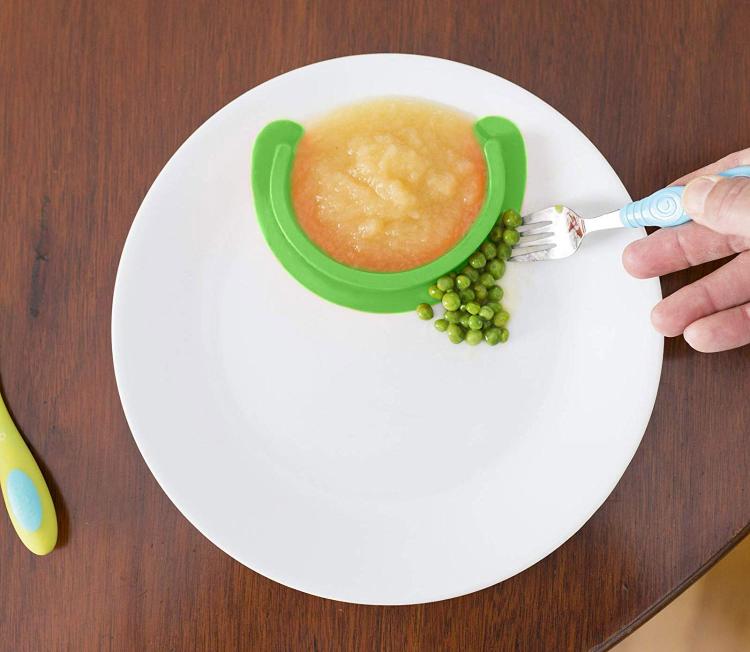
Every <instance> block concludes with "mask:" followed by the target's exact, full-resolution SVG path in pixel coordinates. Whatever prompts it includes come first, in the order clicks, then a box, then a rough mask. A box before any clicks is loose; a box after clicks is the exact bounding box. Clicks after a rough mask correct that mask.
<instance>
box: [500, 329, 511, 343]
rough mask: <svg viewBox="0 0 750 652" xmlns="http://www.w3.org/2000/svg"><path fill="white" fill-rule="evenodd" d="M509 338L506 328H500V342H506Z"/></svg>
mask: <svg viewBox="0 0 750 652" xmlns="http://www.w3.org/2000/svg"><path fill="white" fill-rule="evenodd" d="M509 337H510V331H508V329H507V328H501V329H500V341H501V342H507V341H508V338H509Z"/></svg>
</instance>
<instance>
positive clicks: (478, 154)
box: [292, 98, 486, 272]
mask: <svg viewBox="0 0 750 652" xmlns="http://www.w3.org/2000/svg"><path fill="white" fill-rule="evenodd" d="M472 125H473V121H472V119H471V118H470V117H468V116H466V115H464V114H463V113H460V112H458V111H456V110H454V109H451V108H448V107H445V106H442V105H440V104H434V103H432V102H425V101H420V100H411V99H396V98H388V99H379V100H373V101H369V102H366V103H362V104H357V105H353V106H348V107H345V108H341V109H338V110H337V111H335V112H333V113H331V114H329V115H328V116H326V117H325V118H323V119H321V120H319V121H317V122H316V123H314V124H311V125H310V126H309V128H307V129H306V130H305V134H304V135H303V137H302V140H301V141H300V143H299V145H298V146H297V153H296V156H295V160H294V167H293V170H292V200H293V202H294V208H295V211H296V213H297V219H298V220H299V223H300V226H301V227H302V229H303V230H304V231H305V233H307V235H308V237H309V238H310V239H311V240H312V241H313V242H314V243H315V244H316V245H317V246H318V247H320V248H321V249H322V250H323V251H325V252H326V253H327V254H328V255H329V256H331V257H332V258H334V259H335V260H338V261H339V262H342V263H344V264H346V265H350V266H352V267H357V268H360V269H367V270H373V271H380V272H396V271H402V270H407V269H413V268H415V267H419V266H420V265H423V264H425V263H428V262H430V261H432V260H435V259H436V258H438V257H439V256H441V255H442V254H444V253H445V252H446V251H448V250H449V249H450V248H451V247H453V246H454V245H455V244H456V243H457V242H458V241H459V240H460V239H461V237H462V236H463V235H464V234H465V233H466V231H467V230H468V229H469V227H470V226H471V224H472V222H473V221H474V219H475V218H476V216H477V214H478V213H479V209H480V208H481V206H482V203H483V201H484V194H485V184H486V180H485V178H486V165H485V161H484V157H483V155H482V151H481V149H480V147H479V143H478V142H477V140H476V138H475V136H474V134H473V131H472Z"/></svg>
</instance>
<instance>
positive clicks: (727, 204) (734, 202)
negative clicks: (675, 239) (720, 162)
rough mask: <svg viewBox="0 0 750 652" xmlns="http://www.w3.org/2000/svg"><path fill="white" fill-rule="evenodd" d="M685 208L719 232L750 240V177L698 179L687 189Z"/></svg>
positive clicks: (707, 177) (706, 177) (697, 220)
mask: <svg viewBox="0 0 750 652" xmlns="http://www.w3.org/2000/svg"><path fill="white" fill-rule="evenodd" d="M682 207H683V208H684V209H685V212H686V213H687V214H688V215H689V216H690V217H691V218H692V219H693V221H695V222H698V224H702V225H703V226H707V227H708V228H709V229H712V230H713V231H716V232H717V233H725V234H728V235H739V236H744V237H750V178H748V177H719V176H705V177H698V178H697V179H694V180H693V181H691V182H690V183H688V184H687V186H685V191H684V193H683V195H682Z"/></svg>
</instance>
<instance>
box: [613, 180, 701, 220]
mask: <svg viewBox="0 0 750 652" xmlns="http://www.w3.org/2000/svg"><path fill="white" fill-rule="evenodd" d="M682 191H683V188H682V187H681V186H677V187H671V188H664V189H662V190H659V191H658V192H655V193H654V194H653V195H651V196H649V197H646V198H645V199H641V200H640V201H635V202H633V203H632V204H628V205H627V206H625V207H624V208H623V209H622V211H620V218H621V219H622V222H623V224H626V225H627V226H631V227H636V226H676V225H677V224H682V223H683V222H687V221H688V220H689V219H690V218H689V217H688V216H687V214H686V213H685V212H684V211H683V210H682Z"/></svg>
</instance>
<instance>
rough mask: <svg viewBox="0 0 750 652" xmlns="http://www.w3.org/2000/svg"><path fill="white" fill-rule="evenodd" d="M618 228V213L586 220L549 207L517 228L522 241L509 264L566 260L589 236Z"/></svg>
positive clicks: (559, 207)
mask: <svg viewBox="0 0 750 652" xmlns="http://www.w3.org/2000/svg"><path fill="white" fill-rule="evenodd" d="M615 219H616V220H617V223H615V222H614V220H615ZM619 225H620V223H619V213H617V212H616V213H611V214H607V215H603V216H601V217H598V218H596V219H593V220H584V218H582V217H580V216H579V215H578V214H577V213H575V212H574V211H572V210H571V209H570V208H568V207H567V206H550V207H549V208H545V209H542V210H540V211H536V212H534V213H530V214H528V215H525V216H524V217H523V224H522V225H521V226H519V227H518V233H519V234H520V236H521V238H520V239H519V241H518V243H517V244H516V245H515V246H514V247H513V250H512V252H511V256H510V260H514V261H519V262H531V261H536V260H555V259H558V258H565V257H567V256H570V255H571V254H572V253H575V251H576V250H577V249H578V247H579V246H580V244H581V240H583V238H584V236H585V235H586V233H588V232H590V231H598V230H600V229H605V228H612V227H613V226H619Z"/></svg>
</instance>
